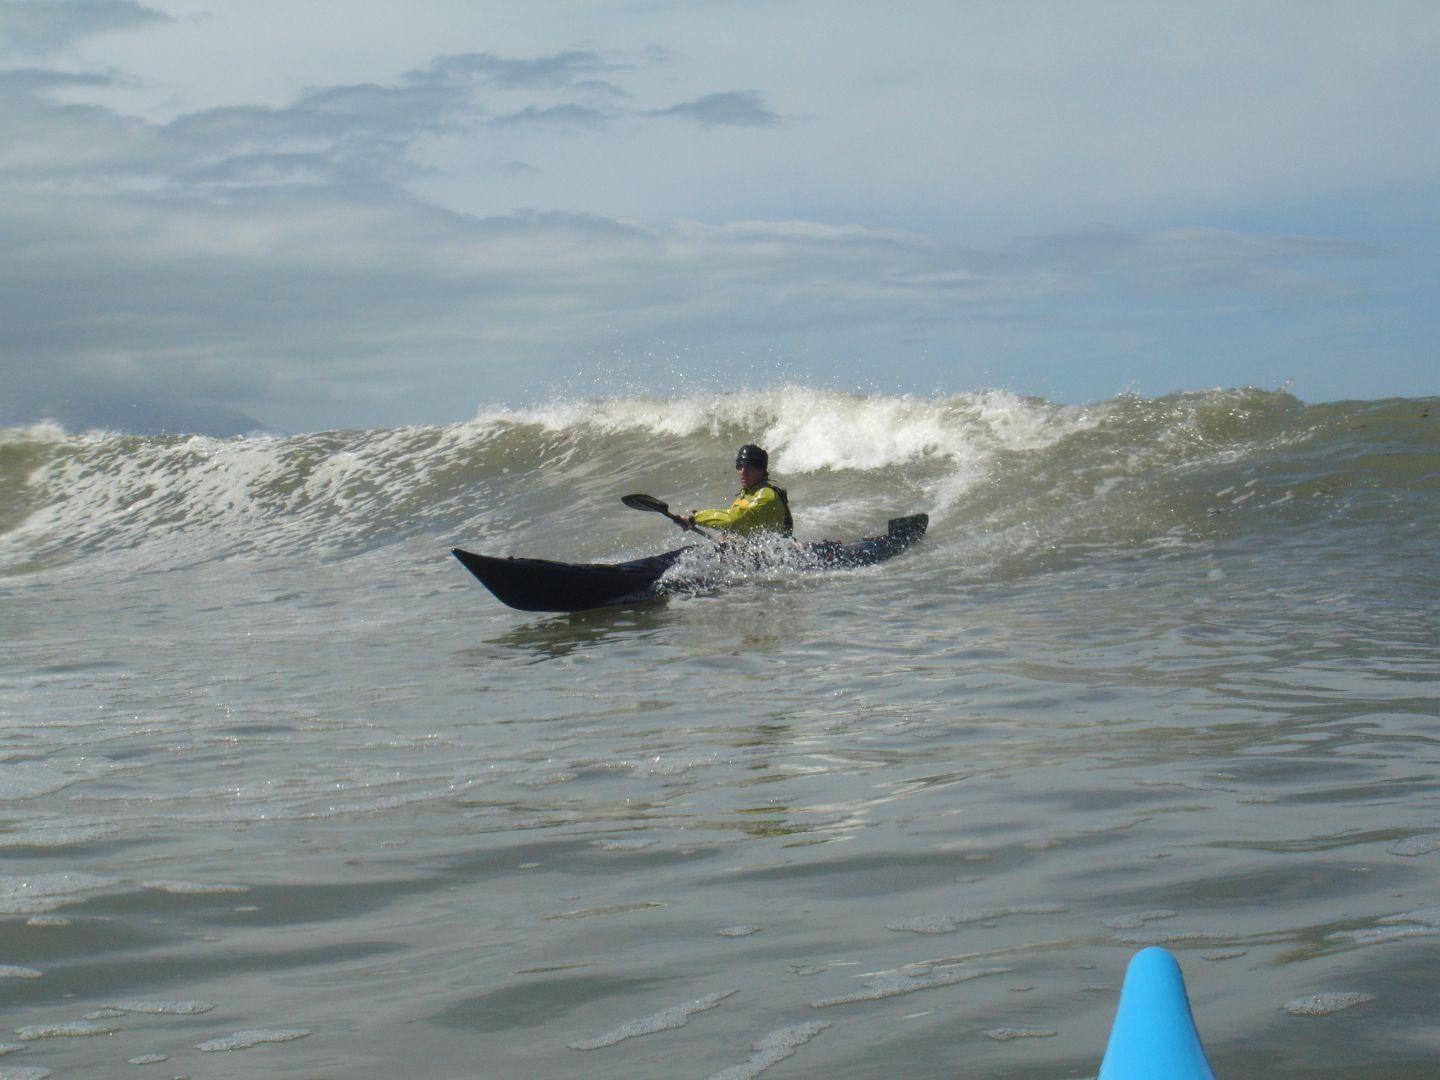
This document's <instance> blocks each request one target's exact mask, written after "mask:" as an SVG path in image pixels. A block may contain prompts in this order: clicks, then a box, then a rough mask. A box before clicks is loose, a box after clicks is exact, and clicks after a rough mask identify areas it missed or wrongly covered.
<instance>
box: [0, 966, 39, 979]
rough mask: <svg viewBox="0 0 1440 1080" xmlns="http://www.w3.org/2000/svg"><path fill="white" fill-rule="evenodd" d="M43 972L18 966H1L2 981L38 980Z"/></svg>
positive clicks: (0, 975) (0, 977)
mask: <svg viewBox="0 0 1440 1080" xmlns="http://www.w3.org/2000/svg"><path fill="white" fill-rule="evenodd" d="M40 975H41V972H38V971H36V970H35V969H34V968H28V967H21V966H19V965H18V964H0V979H38V978H40Z"/></svg>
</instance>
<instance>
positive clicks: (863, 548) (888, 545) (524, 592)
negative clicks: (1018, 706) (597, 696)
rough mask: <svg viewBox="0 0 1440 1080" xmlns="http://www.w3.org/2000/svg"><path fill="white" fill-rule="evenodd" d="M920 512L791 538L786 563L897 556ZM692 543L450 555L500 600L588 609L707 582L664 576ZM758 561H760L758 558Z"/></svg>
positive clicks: (821, 565) (831, 565)
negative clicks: (625, 549) (585, 558)
mask: <svg viewBox="0 0 1440 1080" xmlns="http://www.w3.org/2000/svg"><path fill="white" fill-rule="evenodd" d="M929 524H930V518H929V516H928V515H926V514H912V515H911V516H909V517H900V518H893V519H891V521H890V522H889V525H888V527H887V528H886V531H885V535H884V536H870V537H866V538H865V539H863V540H856V541H854V542H852V543H849V544H842V543H839V542H838V541H834V540H822V541H820V542H819V543H813V544H797V545H796V546H795V554H794V556H793V560H792V559H790V558H787V560H786V565H793V566H794V567H795V568H796V569H799V570H807V571H808V570H830V569H837V568H843V567H851V566H865V565H868V564H870V563H876V562H882V561H884V560H885V559H889V558H893V557H894V556H896V555H898V554H900V552H902V551H904V550H905V549H906V548H908V547H909V546H910V545H911V544H913V543H915V541H917V540H919V539H920V538H921V537H922V536H924V535H925V530H926V528H927V527H928V526H929ZM691 550H692V548H691V547H682V548H675V549H674V550H673V551H666V552H662V553H661V554H659V555H650V556H647V557H645V558H643V559H631V560H630V561H629V562H620V563H567V562H555V561H553V560H550V559H517V558H515V557H513V556H511V557H509V558H504V559H501V558H496V557H495V556H493V555H478V554H476V553H475V552H473V551H465V550H463V549H462V548H454V549H452V554H454V556H455V558H457V559H459V560H460V562H461V563H462V564H464V566H465V568H466V569H467V570H469V571H470V572H471V573H472V574H474V575H475V576H476V577H477V578H478V579H479V580H480V582H481V583H482V584H483V585H484V586H485V587H486V588H487V589H489V590H490V591H491V592H492V593H494V594H495V597H496V599H498V600H499V601H500V602H501V603H503V604H508V605H509V606H510V607H513V608H519V609H520V610H521V611H585V610H587V609H588V608H597V607H608V606H610V605H614V604H628V603H638V602H642V601H646V600H654V599H658V598H659V597H662V596H665V595H668V594H670V593H676V592H686V591H691V590H694V589H696V588H703V587H705V586H706V585H707V584H713V582H709V581H707V580H706V579H704V578H685V577H678V578H666V577H665V574H666V572H667V571H668V570H670V569H671V568H672V567H673V566H675V564H676V563H677V562H678V561H679V560H680V557H681V556H682V555H684V554H685V553H686V552H687V551H691ZM754 554H755V551H754V549H753V548H749V549H747V548H746V547H744V546H743V545H738V546H737V550H736V556H735V559H734V562H735V565H736V567H737V568H743V567H745V566H746V565H755V561H754V558H753V556H754ZM759 565H764V563H763V561H762V562H761V563H760V564H759Z"/></svg>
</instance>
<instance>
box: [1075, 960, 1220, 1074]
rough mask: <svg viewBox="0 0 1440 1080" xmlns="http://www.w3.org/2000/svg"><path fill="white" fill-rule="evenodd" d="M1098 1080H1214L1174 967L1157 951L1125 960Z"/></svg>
mask: <svg viewBox="0 0 1440 1080" xmlns="http://www.w3.org/2000/svg"><path fill="white" fill-rule="evenodd" d="M1098 1080H1215V1073H1214V1071H1213V1070H1212V1069H1211V1068H1210V1062H1209V1060H1208V1059H1207V1058H1206V1057H1205V1048H1204V1047H1203V1046H1201V1045H1200V1033H1199V1032H1198V1031H1196V1030H1195V1020H1194V1018H1193V1017H1192V1016H1191V1015H1190V998H1189V997H1188V996H1187V995H1186V993H1185V979H1184V977H1183V976H1182V975H1181V974H1180V965H1179V964H1177V963H1176V962H1175V957H1173V956H1171V955H1170V953H1169V952H1167V951H1166V950H1165V949H1162V948H1160V947H1159V946H1158V945H1154V946H1151V947H1150V948H1148V949H1141V950H1140V951H1139V952H1138V953H1136V954H1135V955H1134V956H1132V957H1131V958H1130V966H1129V967H1128V968H1126V969H1125V984H1124V985H1123V986H1122V987H1121V988H1120V1005H1119V1007H1118V1008H1117V1009H1116V1010H1115V1022H1114V1023H1113V1024H1112V1025H1111V1027H1110V1043H1109V1045H1108V1046H1106V1048H1105V1060H1104V1061H1102V1062H1101V1063H1100V1076H1099V1078H1098Z"/></svg>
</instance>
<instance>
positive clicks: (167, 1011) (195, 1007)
mask: <svg viewBox="0 0 1440 1080" xmlns="http://www.w3.org/2000/svg"><path fill="white" fill-rule="evenodd" d="M110 1008H112V1009H118V1010H119V1011H120V1012H122V1013H149V1014H151V1015H154V1016H199V1015H200V1014H202V1013H207V1012H210V1010H212V1009H214V1008H215V1006H214V1005H212V1004H211V1003H210V1002H208V1001H120V1002H116V1003H115V1004H114V1005H111V1006H110Z"/></svg>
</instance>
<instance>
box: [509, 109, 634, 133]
mask: <svg viewBox="0 0 1440 1080" xmlns="http://www.w3.org/2000/svg"><path fill="white" fill-rule="evenodd" d="M613 118H614V114H613V113H606V112H601V111H600V110H598V109H590V108H587V107H585V106H584V105H553V106H551V107H550V108H548V109H538V108H536V107H535V106H534V105H527V106H526V107H525V108H523V109H521V110H519V111H518V112H513V113H509V114H507V115H505V116H498V117H496V118H495V119H494V120H493V121H491V123H493V124H494V125H495V126H496V127H517V126H520V125H522V124H537V125H544V126H549V127H581V128H596V127H602V126H604V125H605V124H607V123H609V122H610V121H611V120H612V119H613Z"/></svg>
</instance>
